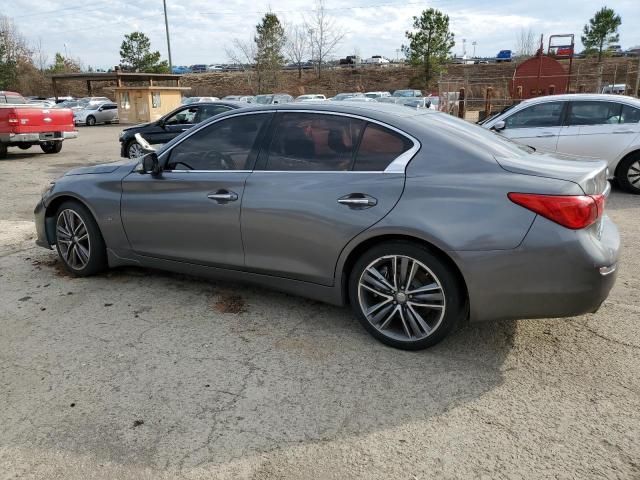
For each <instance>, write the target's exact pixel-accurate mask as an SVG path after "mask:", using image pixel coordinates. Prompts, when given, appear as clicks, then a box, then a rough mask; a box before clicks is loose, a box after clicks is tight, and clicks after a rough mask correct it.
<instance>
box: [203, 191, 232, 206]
mask: <svg viewBox="0 0 640 480" xmlns="http://www.w3.org/2000/svg"><path fill="white" fill-rule="evenodd" d="M207 198H208V199H210V200H215V201H216V202H218V203H227V202H235V201H236V200H238V194H237V193H235V192H230V191H229V190H218V191H217V192H215V193H210V194H209V195H207Z"/></svg>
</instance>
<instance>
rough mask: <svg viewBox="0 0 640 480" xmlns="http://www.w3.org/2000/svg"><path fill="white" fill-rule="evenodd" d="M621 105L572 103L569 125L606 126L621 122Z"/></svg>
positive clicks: (612, 103)
mask: <svg viewBox="0 0 640 480" xmlns="http://www.w3.org/2000/svg"><path fill="white" fill-rule="evenodd" d="M621 108H622V104H621V103H614V102H571V112H570V113H569V121H568V124H569V125H606V124H613V123H618V122H619V121H620V109H621Z"/></svg>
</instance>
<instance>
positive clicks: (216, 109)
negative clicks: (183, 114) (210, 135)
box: [198, 105, 231, 123]
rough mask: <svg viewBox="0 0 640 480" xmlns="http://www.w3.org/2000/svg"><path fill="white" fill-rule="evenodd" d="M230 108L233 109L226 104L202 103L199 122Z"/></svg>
mask: <svg viewBox="0 0 640 480" xmlns="http://www.w3.org/2000/svg"><path fill="white" fill-rule="evenodd" d="M229 110H231V108H230V107H227V106H225V105H201V106H200V112H199V113H198V123H199V122H202V121H203V120H206V119H207V118H211V117H214V116H216V115H218V114H219V113H222V112H227V111H229Z"/></svg>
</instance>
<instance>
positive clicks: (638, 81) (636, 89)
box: [633, 55, 640, 97]
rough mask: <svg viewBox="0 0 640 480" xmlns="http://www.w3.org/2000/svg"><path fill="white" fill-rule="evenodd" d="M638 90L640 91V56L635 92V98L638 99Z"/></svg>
mask: <svg viewBox="0 0 640 480" xmlns="http://www.w3.org/2000/svg"><path fill="white" fill-rule="evenodd" d="M638 89H640V55H638V71H636V88H635V90H634V91H633V96H634V97H637V96H638V95H640V93H638Z"/></svg>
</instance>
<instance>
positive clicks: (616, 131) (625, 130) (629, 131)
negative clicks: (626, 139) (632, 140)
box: [613, 129, 635, 133]
mask: <svg viewBox="0 0 640 480" xmlns="http://www.w3.org/2000/svg"><path fill="white" fill-rule="evenodd" d="M613 133H635V132H634V131H633V130H630V129H622V130H614V131H613Z"/></svg>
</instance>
